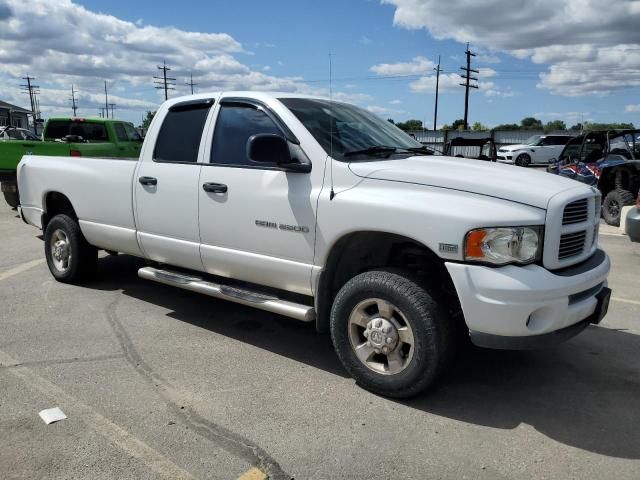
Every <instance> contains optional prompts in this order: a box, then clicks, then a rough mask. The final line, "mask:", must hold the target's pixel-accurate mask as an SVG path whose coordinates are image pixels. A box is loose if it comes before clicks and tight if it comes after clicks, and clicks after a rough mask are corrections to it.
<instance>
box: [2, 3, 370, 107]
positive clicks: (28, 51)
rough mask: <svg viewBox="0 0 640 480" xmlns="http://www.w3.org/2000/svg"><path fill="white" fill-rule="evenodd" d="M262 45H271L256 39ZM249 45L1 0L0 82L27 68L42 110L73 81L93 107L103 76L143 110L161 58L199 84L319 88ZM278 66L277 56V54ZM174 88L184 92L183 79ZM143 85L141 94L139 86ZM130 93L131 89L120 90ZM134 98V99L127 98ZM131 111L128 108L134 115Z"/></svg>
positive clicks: (14, 95) (57, 6) (13, 93)
mask: <svg viewBox="0 0 640 480" xmlns="http://www.w3.org/2000/svg"><path fill="white" fill-rule="evenodd" d="M259 46H260V47H264V48H272V47H274V46H275V45H273V44H270V43H260V44H259ZM249 53H250V52H247V50H246V49H245V48H244V47H243V45H242V44H241V43H240V42H239V41H238V40H236V39H235V38H233V37H232V36H231V35H229V34H227V33H203V32H193V31H186V30H181V29H178V28H175V27H157V26H153V25H145V24H144V23H143V22H142V21H137V22H135V23H134V22H129V21H125V20H121V19H119V18H117V17H114V16H112V15H106V14H102V13H96V12H93V11H91V10H88V9H87V8H85V7H83V6H80V5H77V4H75V3H73V2H72V1H71V0H56V1H55V2H54V1H49V0H31V1H29V2H24V1H23V0H0V64H1V65H2V69H1V71H0V83H1V84H2V85H17V84H19V83H21V81H20V78H21V77H23V76H24V75H25V74H26V73H27V72H29V73H30V74H31V75H33V76H35V77H37V83H38V84H40V85H41V87H42V88H41V97H40V101H41V105H42V107H43V111H47V112H57V109H60V108H64V107H65V106H66V108H67V111H68V105H69V101H68V97H69V90H70V86H71V84H72V83H73V84H74V85H75V87H76V89H78V90H79V91H80V92H81V95H82V96H81V98H80V105H81V106H82V108H83V109H87V110H88V111H89V113H90V114H94V113H95V111H94V108H97V106H99V105H100V104H102V101H100V102H97V100H98V98H102V96H103V91H104V90H103V80H104V79H106V80H108V81H109V88H110V90H113V91H114V93H116V92H117V93H118V96H112V95H110V98H111V99H112V100H113V101H114V102H115V103H117V104H118V107H117V108H118V109H122V110H125V109H129V110H138V111H141V110H144V109H152V108H155V107H156V106H157V105H158V104H159V103H160V102H161V100H162V99H161V96H160V93H159V92H158V93H157V94H156V92H155V91H154V90H153V79H152V77H153V76H154V75H158V74H159V71H158V70H157V66H158V65H162V63H163V61H166V63H167V66H169V67H170V68H171V71H170V76H171V77H175V78H182V77H185V76H188V75H189V73H193V78H194V81H195V82H196V83H197V84H198V90H199V91H206V90H221V89H225V90H271V91H286V92H301V93H310V94H314V93H318V94H323V93H324V92H325V91H326V89H322V88H320V89H318V88H312V87H310V86H309V85H307V84H305V83H304V81H303V79H302V78H301V77H277V76H273V75H270V74H268V72H269V70H270V67H269V66H260V67H256V69H253V68H251V67H249V66H247V65H245V64H244V63H242V62H241V61H240V60H238V58H236V56H237V55H247V54H249ZM277 64H278V65H282V64H283V63H282V61H277ZM176 83H177V85H176V91H175V92H174V94H175V95H178V94H184V93H188V91H189V90H188V87H187V86H185V85H184V84H183V83H184V82H182V81H177V82H176ZM141 91H145V92H147V93H146V94H145V95H144V96H143V97H142V98H144V97H147V98H148V99H149V100H151V101H147V100H143V99H142V98H141V97H140V92H141ZM125 92H128V94H125ZM127 96H129V97H138V98H135V99H131V98H126V97H127ZM2 97H3V100H7V101H13V102H14V103H19V104H25V101H24V100H25V98H26V97H24V96H22V95H20V93H19V91H18V90H17V89H14V88H3V91H2ZM334 97H335V98H336V99H341V100H344V101H355V102H358V103H361V104H364V103H366V102H369V101H370V99H371V97H370V96H368V95H363V94H358V93H355V92H354V93H350V94H344V93H340V92H337V93H335V94H334ZM131 115H133V113H132V114H131Z"/></svg>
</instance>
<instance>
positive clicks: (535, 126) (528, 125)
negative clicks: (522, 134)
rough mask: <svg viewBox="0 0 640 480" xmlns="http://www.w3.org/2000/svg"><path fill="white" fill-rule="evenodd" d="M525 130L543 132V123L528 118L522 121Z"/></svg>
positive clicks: (521, 124)
mask: <svg viewBox="0 0 640 480" xmlns="http://www.w3.org/2000/svg"><path fill="white" fill-rule="evenodd" d="M520 126H521V127H522V129H523V130H542V128H543V126H542V122H541V121H540V120H538V119H537V118H533V117H526V118H523V119H522V120H521V121H520Z"/></svg>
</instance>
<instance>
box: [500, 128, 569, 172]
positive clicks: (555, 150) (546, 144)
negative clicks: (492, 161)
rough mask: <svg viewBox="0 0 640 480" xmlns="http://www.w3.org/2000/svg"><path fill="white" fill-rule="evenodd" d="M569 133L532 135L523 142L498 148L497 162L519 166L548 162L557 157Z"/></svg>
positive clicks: (567, 139)
mask: <svg viewBox="0 0 640 480" xmlns="http://www.w3.org/2000/svg"><path fill="white" fill-rule="evenodd" d="M572 138H573V136H571V135H533V136H532V137H530V138H529V139H528V140H527V141H526V142H525V143H523V144H519V145H507V146H505V147H500V148H499V149H498V162H500V163H510V164H515V165H518V166H521V167H528V166H529V165H532V164H534V165H535V164H545V165H546V164H548V163H549V162H550V161H551V160H552V159H554V158H558V155H560V152H562V149H563V148H564V146H565V145H566V144H567V142H568V141H569V140H571V139H572Z"/></svg>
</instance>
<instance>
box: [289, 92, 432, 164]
mask: <svg viewBox="0 0 640 480" xmlns="http://www.w3.org/2000/svg"><path fill="white" fill-rule="evenodd" d="M280 101H281V102H282V103H283V104H284V105H285V106H286V107H287V108H288V109H289V110H291V112H292V113H293V114H294V115H295V116H296V117H297V118H298V120H300V121H301V122H302V123H303V125H304V126H305V127H306V128H307V130H309V132H310V133H311V135H313V137H314V138H315V139H316V140H317V141H318V143H319V144H320V145H321V146H322V148H323V149H324V150H325V152H327V153H328V154H329V155H331V156H332V157H333V158H335V159H336V160H353V159H354V157H353V153H354V152H357V153H358V155H357V156H361V157H366V158H367V160H371V159H376V158H386V157H388V156H389V155H390V154H391V153H390V152H389V150H391V152H393V149H394V148H397V149H420V148H423V145H422V144H421V143H420V142H418V141H416V140H414V139H413V138H411V137H410V136H409V135H407V134H406V133H404V132H403V131H402V130H400V129H399V128H398V127H396V126H395V125H392V124H391V123H389V122H387V121H386V120H383V119H382V118H380V117H378V116H377V115H374V114H373V113H370V112H368V111H367V110H364V109H362V108H358V107H355V106H353V105H348V104H346V103H340V102H333V101H329V100H316V99H307V98H281V99H280ZM332 133H333V135H332ZM372 147H389V149H387V150H382V149H380V148H377V149H376V148H374V149H372ZM360 150H369V151H368V152H359V151H360ZM381 152H382V153H386V155H385V156H384V157H380V156H379V154H380V153H381ZM345 154H347V155H345ZM403 155H404V156H409V155H411V153H407V152H406V151H405V152H404V153H403ZM357 156H356V158H357Z"/></svg>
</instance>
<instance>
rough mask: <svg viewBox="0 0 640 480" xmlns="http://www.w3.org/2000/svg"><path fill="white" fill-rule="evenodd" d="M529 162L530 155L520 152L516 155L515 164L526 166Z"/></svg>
mask: <svg viewBox="0 0 640 480" xmlns="http://www.w3.org/2000/svg"><path fill="white" fill-rule="evenodd" d="M530 164H531V157H530V156H529V155H527V154H526V153H521V154H520V155H518V156H517V157H516V165H518V166H519V167H528V166H529V165H530Z"/></svg>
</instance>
